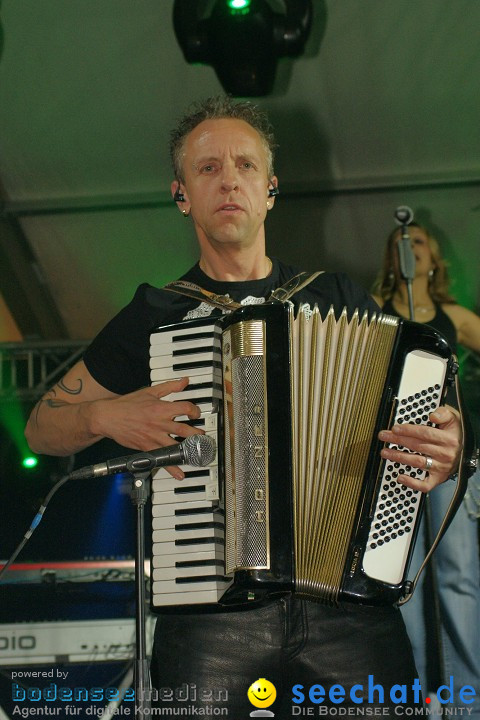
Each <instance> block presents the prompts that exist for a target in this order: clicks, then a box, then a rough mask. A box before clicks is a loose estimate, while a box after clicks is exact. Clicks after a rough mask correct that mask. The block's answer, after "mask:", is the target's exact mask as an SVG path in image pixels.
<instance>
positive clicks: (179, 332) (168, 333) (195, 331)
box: [150, 319, 220, 346]
mask: <svg viewBox="0 0 480 720" xmlns="http://www.w3.org/2000/svg"><path fill="white" fill-rule="evenodd" d="M219 332H220V330H219V328H217V329H215V321H212V319H210V320H209V321H208V322H205V323H199V324H198V325H188V324H187V323H185V324H183V323H182V324H181V325H177V326H175V325H173V326H170V327H166V328H163V329H160V330H156V331H154V332H153V333H152V334H151V335H150V343H151V344H152V345H158V344H159V343H168V344H169V345H170V346H172V345H173V344H175V343H177V342H182V341H183V342H190V340H191V339H192V338H193V337H194V336H195V335H205V334H212V333H213V334H214V335H218V334H219Z"/></svg>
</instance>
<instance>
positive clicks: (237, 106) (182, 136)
mask: <svg viewBox="0 0 480 720" xmlns="http://www.w3.org/2000/svg"><path fill="white" fill-rule="evenodd" d="M224 118H232V119H235V120H244V121H245V122H247V123H248V124H249V125H251V126H252V127H253V128H254V129H255V130H256V131H257V132H258V134H259V135H260V139H261V141H262V144H263V146H264V148H265V154H266V158H267V172H268V177H270V178H271V177H273V159H274V152H275V147H276V145H275V138H274V135H273V128H272V126H271V124H270V121H269V119H268V117H267V114H266V113H265V112H263V111H262V110H260V108H258V107H257V106H256V105H254V104H253V103H251V102H249V101H248V100H241V101H238V102H237V101H234V100H233V98H231V97H229V96H228V95H225V96H217V97H210V98H207V99H206V100H201V101H199V102H195V103H193V104H192V105H191V106H190V108H189V111H188V112H187V114H185V115H184V116H183V118H181V119H180V121H179V123H178V125H177V127H176V128H175V129H174V130H173V131H172V133H171V135H170V158H171V161H172V165H173V170H174V173H175V177H176V178H177V180H183V179H184V174H183V150H184V146H185V141H186V139H187V136H188V135H189V134H190V133H191V132H192V130H193V129H194V128H196V127H197V125H199V124H200V123H201V122H203V121H204V120H221V119H224Z"/></svg>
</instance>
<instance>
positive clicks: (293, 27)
mask: <svg viewBox="0 0 480 720" xmlns="http://www.w3.org/2000/svg"><path fill="white" fill-rule="evenodd" d="M284 5H285V13H278V12H274V11H273V10H272V8H271V6H270V4H269V2H268V1H267V0H216V2H215V3H214V5H213V7H212V8H211V10H210V13H209V14H208V13H207V14H205V2H201V0H175V2H174V5H173V26H174V29H175V34H176V36H177V40H178V43H179V45H180V47H181V49H182V51H183V54H184V57H185V60H186V61H187V62H188V63H204V64H208V65H212V66H213V68H214V69H215V72H216V74H217V77H218V79H219V81H220V83H221V84H222V87H223V89H224V90H225V91H226V92H227V93H230V94H231V95H234V96H236V97H257V96H260V95H268V93H269V92H271V90H272V87H273V83H274V80H275V72H276V69H277V60H278V58H280V57H298V56H299V55H301V54H302V53H303V50H304V47H305V43H306V41H307V38H308V35H309V32H310V27H311V23H312V14H313V11H312V0H284Z"/></svg>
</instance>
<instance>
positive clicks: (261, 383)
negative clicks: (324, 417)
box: [223, 321, 270, 573]
mask: <svg viewBox="0 0 480 720" xmlns="http://www.w3.org/2000/svg"><path fill="white" fill-rule="evenodd" d="M223 345H224V359H223V364H224V367H223V369H224V389H225V420H224V422H225V448H226V452H225V512H226V523H225V526H226V535H225V550H226V572H227V573H229V572H233V571H234V570H240V569H248V570H263V569H267V568H268V567H269V563H270V529H269V511H268V462H267V459H268V433H267V399H266V377H265V324H264V322H263V321H251V322H244V323H238V324H237V325H234V326H233V327H232V329H231V331H230V330H228V331H227V332H226V333H225V336H224V341H223ZM237 478H238V482H237Z"/></svg>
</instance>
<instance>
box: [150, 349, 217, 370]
mask: <svg viewBox="0 0 480 720" xmlns="http://www.w3.org/2000/svg"><path fill="white" fill-rule="evenodd" d="M214 362H219V355H218V353H217V352H215V351H214V350H205V351H204V352H201V353H193V354H192V355H180V356H179V357H178V358H176V357H172V356H171V355H159V356H158V357H152V358H150V369H151V370H155V369H156V368H170V369H171V370H172V371H174V370H179V369H180V366H188V367H186V368H185V371H187V370H188V368H194V367H195V365H198V364H199V363H209V364H210V365H213V363H214Z"/></svg>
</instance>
